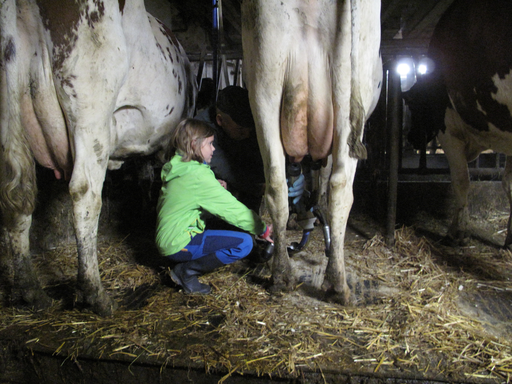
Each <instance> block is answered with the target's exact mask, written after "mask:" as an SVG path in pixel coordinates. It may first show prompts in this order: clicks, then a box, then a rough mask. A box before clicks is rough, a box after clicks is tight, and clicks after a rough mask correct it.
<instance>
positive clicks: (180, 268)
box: [171, 253, 224, 295]
mask: <svg viewBox="0 0 512 384" xmlns="http://www.w3.org/2000/svg"><path fill="white" fill-rule="evenodd" d="M223 265H224V263H223V262H222V261H220V260H219V259H218V258H217V256H215V254H214V253H212V254H209V255H206V256H204V257H201V258H200V259H195V260H191V261H187V262H186V263H180V264H178V265H177V266H175V267H174V269H173V270H172V271H171V279H172V281H174V282H175V283H176V284H178V285H180V286H181V287H182V288H183V290H184V291H185V293H201V294H204V295H206V294H208V293H210V290H211V288H210V286H209V285H208V284H202V283H200V282H199V280H198V279H197V276H201V275H204V274H206V273H208V272H212V271H213V270H215V269H217V268H219V267H222V266H223Z"/></svg>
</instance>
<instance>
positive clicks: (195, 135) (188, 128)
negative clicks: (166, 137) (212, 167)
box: [170, 118, 215, 163]
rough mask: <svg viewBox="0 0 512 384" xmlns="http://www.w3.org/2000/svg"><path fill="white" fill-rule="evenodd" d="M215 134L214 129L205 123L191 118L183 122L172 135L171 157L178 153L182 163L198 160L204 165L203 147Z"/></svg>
mask: <svg viewBox="0 0 512 384" xmlns="http://www.w3.org/2000/svg"><path fill="white" fill-rule="evenodd" d="M214 133H215V131H214V130H213V128H212V127H211V126H210V125H209V124H208V123H206V122H205V121H202V120H197V119H190V118H188V119H185V120H182V121H181V122H180V123H179V124H178V126H177V127H176V129H175V130H174V132H173V133H172V135H171V141H170V155H171V156H173V155H174V154H175V153H176V152H178V153H179V154H180V155H181V156H182V161H190V160H196V161H199V162H200V163H202V162H204V158H203V155H202V153H201V145H202V144H203V141H204V140H205V139H206V138H207V137H211V136H213V135H214Z"/></svg>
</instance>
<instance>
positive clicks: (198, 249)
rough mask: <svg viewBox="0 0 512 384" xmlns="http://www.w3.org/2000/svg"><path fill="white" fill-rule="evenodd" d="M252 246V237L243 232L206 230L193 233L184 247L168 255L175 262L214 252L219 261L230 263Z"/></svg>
mask: <svg viewBox="0 0 512 384" xmlns="http://www.w3.org/2000/svg"><path fill="white" fill-rule="evenodd" d="M252 246H253V242H252V237H251V235H249V234H247V233H245V232H237V231H227V230H206V231H204V232H203V233H199V234H197V235H195V236H194V237H193V238H192V240H190V243H188V244H187V246H186V247H185V248H184V249H182V250H181V251H179V252H176V253H175V254H174V255H170V256H168V257H169V259H170V260H171V261H174V262H175V263H183V262H186V261H190V260H196V259H200V258H201V257H203V256H206V255H209V254H211V253H215V256H217V258H218V259H219V260H220V261H221V262H223V263H224V264H231V263H233V262H235V261H237V260H240V259H243V258H244V257H245V256H247V255H248V254H249V253H250V252H251V250H252Z"/></svg>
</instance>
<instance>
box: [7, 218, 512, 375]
mask: <svg viewBox="0 0 512 384" xmlns="http://www.w3.org/2000/svg"><path fill="white" fill-rule="evenodd" d="M315 232H318V231H315ZM315 232H314V233H315ZM317 235H318V233H317ZM312 242H313V244H312V245H310V247H313V246H314V247H315V248H319V249H322V240H321V239H320V240H319V239H313V240H312ZM315 242H318V244H317V243H315ZM317 245H318V247H317ZM75 252H76V249H75V248H74V247H63V248H61V249H55V250H53V251H51V252H46V253H44V254H42V255H39V257H38V264H40V265H39V267H40V269H42V270H43V271H45V272H43V274H42V278H43V281H45V282H46V283H47V285H48V287H59V284H62V281H63V280H65V281H66V282H67V284H70V283H71V284H72V282H73V279H74V278H73V276H74V274H76V256H75ZM446 252H447V251H446V250H445V249H443V248H441V247H440V246H438V245H436V244H433V243H431V242H429V241H428V240H427V239H425V238H424V237H418V236H416V235H415V233H414V230H413V229H411V228H408V227H404V228H401V229H400V230H397V231H396V244H395V247H394V248H389V247H387V246H386V245H385V243H384V240H383V238H382V237H381V236H380V235H377V236H375V237H373V238H372V239H370V240H368V241H366V242H364V243H363V242H362V241H361V240H359V241H355V242H353V243H347V257H346V259H347V265H348V269H349V271H350V273H351V276H352V277H353V283H354V282H357V281H362V282H365V281H371V282H375V284H374V285H372V286H378V289H379V291H380V292H381V295H380V296H379V298H378V300H373V301H371V302H365V300H364V299H361V297H359V298H358V299H359V302H358V305H357V306H353V307H342V306H339V305H336V304H332V303H328V302H325V301H322V300H319V299H318V298H314V297H312V296H311V295H308V294H307V293H306V291H304V290H303V289H302V288H304V287H298V289H297V290H296V291H294V292H292V293H289V294H283V295H281V296H270V295H269V294H268V292H267V291H266V290H265V289H264V286H265V284H266V283H267V282H268V280H269V278H270V273H269V272H268V269H266V268H265V267H264V266H262V265H258V266H257V267H256V268H254V267H253V266H251V265H250V264H247V263H243V262H239V263H237V264H235V265H230V266H227V267H224V268H221V269H220V270H218V271H216V272H215V273H212V274H210V275H208V276H205V277H203V278H201V279H202V280H203V281H208V282H209V283H210V284H211V285H212V287H213V294H211V295H208V296H194V295H192V296H190V295H188V296H187V295H184V294H182V293H181V292H177V291H176V289H175V288H173V287H169V286H166V285H165V284H163V283H162V282H163V281H165V271H161V270H158V269H153V268H150V267H147V266H144V265H143V264H141V263H136V262H135V261H134V260H135V259H136V257H135V255H134V251H133V250H132V248H131V247H129V246H128V245H127V244H126V243H125V242H120V243H102V244H100V246H99V258H100V269H101V271H102V279H103V283H104V285H105V287H106V288H107V289H108V290H109V291H110V293H111V294H112V295H113V296H114V297H115V298H116V299H117V300H118V302H120V303H122V304H123V305H124V306H123V307H122V308H121V309H120V310H118V311H117V312H116V313H115V315H114V316H113V317H111V318H100V317H98V316H96V315H94V314H91V313H87V312H79V311H76V310H62V309H61V308H60V307H59V305H58V304H56V305H55V306H54V307H53V308H51V309H50V310H48V311H45V312H42V313H31V312H28V311H21V310H13V309H11V308H1V309H0V315H1V317H0V330H6V329H8V328H9V329H13V328H15V327H19V328H20V329H23V330H24V331H25V332H26V334H28V335H29V336H28V338H29V339H28V341H26V344H27V346H29V347H32V346H35V345H36V344H37V345H38V346H40V347H45V348H48V349H50V350H51V351H53V353H54V354H56V355H62V356H66V357H67V358H69V359H79V358H80V357H83V356H89V357H94V358H97V359H102V358H119V359H128V360H129V361H133V362H135V361H137V362H143V361H151V362H154V363H155V362H156V363H158V364H161V365H162V366H165V365H168V364H170V365H179V364H185V365H190V366H202V367H204V368H205V369H206V371H222V372H226V376H225V378H227V377H229V376H230V375H231V374H233V373H235V372H237V373H253V374H257V375H270V376H272V377H274V376H284V375H292V376H297V375H299V373H300V372H301V371H302V370H304V369H311V370H321V371H322V372H327V371H336V370H337V371H342V372H359V373H361V372H374V373H375V372H378V373H383V374H385V373H386V372H395V373H396V372H400V373H401V374H407V373H410V374H418V373H420V374H421V375H423V376H421V377H423V378H430V379H436V378H447V377H448V378H450V379H451V380H455V381H457V380H459V381H460V380H464V379H467V378H472V379H475V378H487V379H499V380H500V381H506V382H510V381H511V373H512V343H511V341H510V339H511V338H510V336H509V337H502V336H500V335H498V336H496V334H495V333H493V332H492V324H488V323H486V322H485V321H482V320H479V319H476V318H474V317H471V316H467V315H465V314H464V313H463V311H461V308H460V305H459V304H458V301H459V300H460V297H461V293H466V294H471V293H474V292H479V291H482V290H494V291H496V290H502V291H505V292H512V284H511V282H510V278H509V277H508V278H504V279H501V280H495V281H492V280H482V279H479V278H476V277H475V274H474V273H472V272H471V271H470V272H468V271H465V270H463V269H461V268H459V267H457V266H454V265H451V264H450V263H448V262H447V261H446V254H447V253H446ZM461 252H462V253H464V252H467V250H466V251H461ZM489 252H490V251H489ZM484 253H485V252H484ZM317 257H323V256H321V255H317ZM511 261H512V256H511V254H510V252H506V251H500V252H499V254H497V255H496V251H494V252H493V254H492V255H485V258H484V257H482V258H481V260H480V262H481V264H482V265H481V268H484V265H487V266H489V265H492V266H493V269H494V270H497V271H498V270H500V271H507V270H508V269H510V265H511ZM477 269H478V268H477ZM355 276H357V277H355ZM362 285H363V286H364V284H362ZM133 302H136V305H133ZM130 304H132V307H133V309H132V307H130ZM221 381H222V380H221Z"/></svg>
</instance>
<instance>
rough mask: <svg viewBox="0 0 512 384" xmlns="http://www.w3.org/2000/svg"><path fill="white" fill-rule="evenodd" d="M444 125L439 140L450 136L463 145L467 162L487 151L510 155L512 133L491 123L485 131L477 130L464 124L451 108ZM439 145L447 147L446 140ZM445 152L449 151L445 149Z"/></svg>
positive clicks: (511, 153)
mask: <svg viewBox="0 0 512 384" xmlns="http://www.w3.org/2000/svg"><path fill="white" fill-rule="evenodd" d="M445 124H446V133H445V134H444V135H443V134H440V139H441V138H442V137H443V136H450V137H452V138H454V139H456V140H458V141H459V142H462V143H464V147H465V157H466V158H467V160H468V161H471V160H474V159H475V158H476V157H477V156H478V155H479V154H480V153H481V152H482V151H484V150H488V149H491V150H493V151H495V152H499V153H504V154H506V155H507V156H510V155H512V132H507V131H502V130H500V129H498V128H496V126H494V125H493V124H492V123H488V125H487V128H488V130H486V131H482V130H477V129H475V128H473V127H472V126H470V125H468V124H467V123H465V122H464V121H463V120H462V118H461V117H460V115H459V114H458V113H457V112H456V111H455V110H453V109H451V108H448V109H447V111H446V115H445ZM441 144H442V145H443V148H444V147H445V146H446V145H449V144H448V141H447V140H446V139H444V140H443V139H441ZM445 150H449V149H448V148H445Z"/></svg>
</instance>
